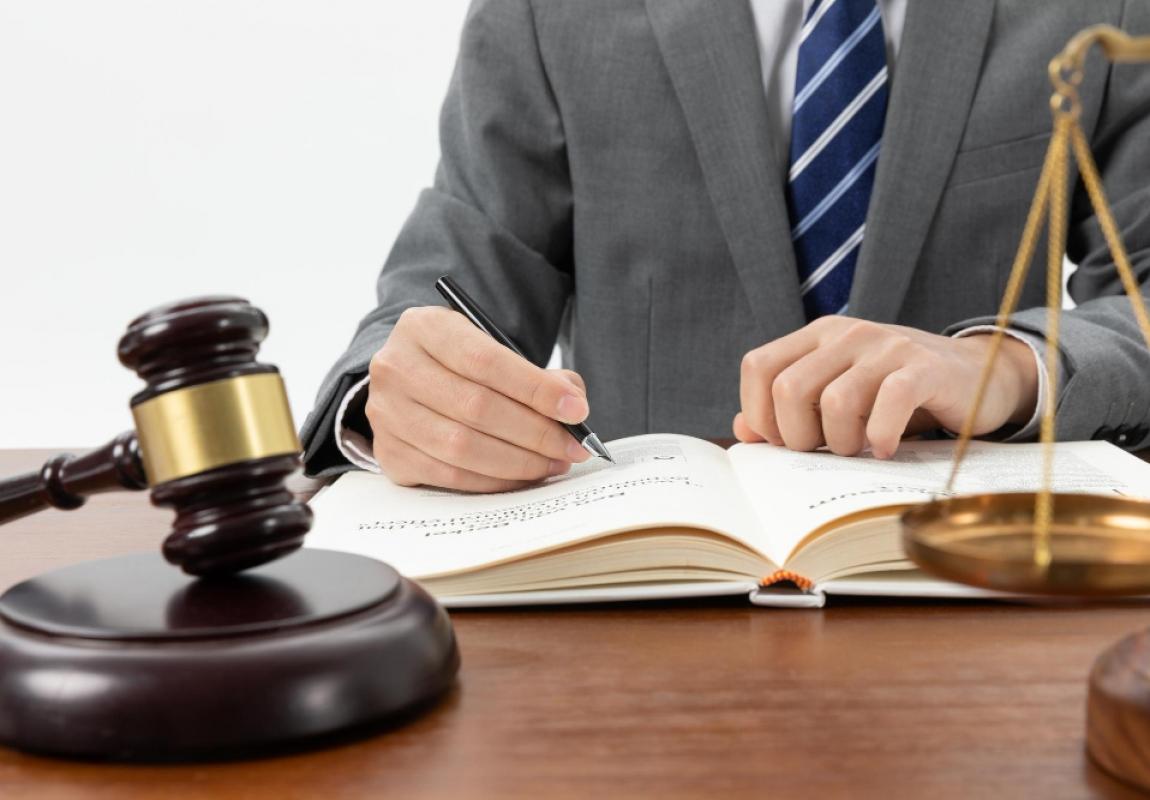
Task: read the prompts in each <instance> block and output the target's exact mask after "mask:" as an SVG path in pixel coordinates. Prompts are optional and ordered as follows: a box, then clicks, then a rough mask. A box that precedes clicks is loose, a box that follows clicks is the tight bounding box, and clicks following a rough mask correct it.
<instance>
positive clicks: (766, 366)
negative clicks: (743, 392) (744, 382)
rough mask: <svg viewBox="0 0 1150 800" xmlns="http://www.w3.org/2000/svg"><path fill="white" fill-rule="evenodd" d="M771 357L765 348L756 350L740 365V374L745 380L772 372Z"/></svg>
mask: <svg viewBox="0 0 1150 800" xmlns="http://www.w3.org/2000/svg"><path fill="white" fill-rule="evenodd" d="M770 366H771V356H770V353H769V352H768V351H767V348H765V347H759V348H756V349H754V350H752V351H750V352H749V353H747V354H746V355H745V356H743V361H742V363H741V364H740V372H741V373H742V375H743V377H744V378H748V377H751V378H753V377H754V376H756V375H760V374H762V373H764V372H767V371H769V370H770Z"/></svg>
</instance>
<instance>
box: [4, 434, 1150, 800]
mask: <svg viewBox="0 0 1150 800" xmlns="http://www.w3.org/2000/svg"><path fill="white" fill-rule="evenodd" d="M48 455H50V453H47V452H45V451H36V452H33V451H22V452H16V451H8V452H4V451H0V475H6V474H11V473H15V472H20V471H24V470H27V469H30V468H32V467H34V466H35V465H37V464H39V463H41V462H43V460H44V459H45V458H46V457H47V456H48ZM292 486H293V488H294V489H296V490H297V491H305V492H306V491H308V490H309V489H310V488H311V487H312V486H313V485H312V484H309V483H308V482H306V481H302V480H299V479H297V480H296V481H295V482H294V483H293V484H292ZM169 524H170V514H169V513H167V512H164V511H161V510H158V509H155V508H152V507H150V506H149V505H148V503H147V498H146V497H143V496H141V495H131V494H123V495H103V496H100V497H96V498H93V499H92V500H91V501H90V503H89V507H88V508H87V509H86V510H85V511H84V512H83V513H79V514H68V513H64V512H58V511H46V512H44V513H42V514H39V515H37V516H33V517H28V518H26V519H23V520H19V521H17V522H15V523H13V524H11V525H8V526H5V527H4V528H3V529H0V588H6V587H7V586H9V585H11V584H13V583H15V582H16V581H18V580H21V579H23V578H27V577H29V576H31V575H34V574H37V573H39V572H42V571H44V570H46V569H49V568H52V567H57V566H61V565H63V564H70V563H75V562H78V561H81V560H84V559H88V558H95V557H99V556H106V555H113V554H118V553H127V552H146V551H151V550H154V548H155V547H156V546H157V544H158V543H159V542H160V541H161V540H162V538H163V536H164V534H165V532H166V531H167V529H168V525H169ZM452 617H453V620H454V622H455V627H456V631H457V634H458V636H459V643H460V647H461V650H462V655H463V668H462V671H461V673H460V679H459V683H458V686H457V688H456V689H455V690H454V691H453V692H452V694H451V695H450V696H449V697H448V699H447V701H446V702H445V703H444V704H443V705H442V706H440V707H438V708H436V709H434V710H432V711H431V712H430V713H428V714H427V715H425V716H423V717H420V718H418V719H416V720H414V721H413V722H412V723H411V724H409V725H407V726H404V727H400V728H397V729H395V730H391V731H388V732H384V733H380V734H377V735H374V736H371V737H368V738H361V739H353V740H346V741H343V742H340V743H335V744H333V745H332V746H331V747H329V748H327V749H323V750H315V751H309V752H302V753H298V754H295V755H290V756H284V757H277V758H267V759H262V760H257V761H242V762H232V763H224V764H210V765H195V766H166V767H126V766H108V765H101V764H92V763H72V762H65V761H56V760H52V759H47V758H39V757H33V756H28V755H24V754H21V753H17V752H14V751H11V750H4V749H0V797H4V798H8V797H12V798H23V797H35V798H37V799H38V800H39V799H40V798H84V800H101V799H102V798H117V800H119V799H120V798H130V797H148V798H169V797H180V798H198V797H204V798H207V797H211V798H227V797H237V798H265V797H266V798H277V800H278V799H279V798H313V797H314V798H324V799H325V800H327V799H328V798H345V797H346V798H364V797H402V798H405V799H406V798H424V797H452V798H463V797H517V798H518V797H522V798H544V797H546V798H552V797H580V798H585V797H599V798H615V797H655V796H658V797H662V798H676V797H769V796H804V797H852V798H853V797H931V798H932V799H933V798H945V797H1012V798H1015V797H1041V798H1061V797H1067V798H1070V797H1073V798H1080V797H1135V796H1137V795H1136V794H1135V793H1134V792H1132V791H1131V790H1129V789H1127V788H1125V787H1124V786H1122V785H1121V784H1120V783H1118V782H1117V781H1115V780H1113V779H1112V778H1110V777H1108V776H1107V775H1105V774H1104V773H1103V772H1102V771H1101V770H1100V769H1098V768H1097V767H1095V766H1094V765H1093V764H1092V763H1091V762H1090V761H1089V760H1088V758H1087V756H1086V753H1085V748H1084V741H1085V719H1084V718H1085V701H1086V689H1087V675H1088V673H1089V670H1090V667H1091V663H1092V662H1093V661H1094V659H1095V657H1096V656H1097V655H1098V654H1099V653H1100V652H1101V651H1102V650H1103V649H1105V648H1106V647H1107V646H1109V645H1110V644H1112V643H1113V642H1114V641H1116V640H1117V639H1119V638H1120V637H1121V636H1123V635H1125V634H1127V633H1130V632H1133V631H1135V630H1137V629H1139V628H1141V627H1144V626H1146V625H1147V624H1150V608H1147V607H1146V606H1135V605H1124V606H1123V605H1110V606H1102V607H1094V608H1082V607H1076V606H1068V605H1052V606H1029V605H1015V604H1001V603H999V604H992V603H933V604H919V603H915V604H909V603H908V604H904V603H891V602H868V603H849V602H842V601H839V600H836V601H835V602H834V603H833V605H832V606H831V607H830V608H827V609H825V610H824V611H805V610H796V611H782V610H769V609H755V608H751V607H749V606H748V605H747V604H746V603H745V602H742V601H739V600H737V599H736V600H730V601H721V602H719V601H714V602H698V601H695V602H689V603H685V602H680V603H662V604H654V605H652V604H648V605H618V606H613V607H579V608H566V609H522V610H515V611H481V612H480V611H471V612H463V611H457V612H454V613H453V615H452Z"/></svg>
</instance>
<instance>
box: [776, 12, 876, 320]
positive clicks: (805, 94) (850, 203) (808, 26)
mask: <svg viewBox="0 0 1150 800" xmlns="http://www.w3.org/2000/svg"><path fill="white" fill-rule="evenodd" d="M800 37H801V38H800V43H799V61H798V69H797V71H796V76H795V99H794V106H793V117H792V123H791V149H790V172H789V174H788V176H787V207H788V209H789V211H790V215H791V238H792V240H793V241H794V247H795V257H796V259H797V261H798V266H799V279H800V281H801V289H802V295H803V307H804V309H805V311H806V314H807V319H808V320H813V319H815V318H816V317H821V316H823V315H825V314H843V313H846V310H847V299H848V297H849V296H850V288H851V280H852V279H853V277H854V271H855V263H856V262H857V261H858V254H859V249H860V248H861V247H862V241H863V235H864V232H865V227H866V213H867V205H868V204H869V203H870V196H871V189H872V188H873V187H874V175H875V164H876V163H877V162H878V153H879V145H880V142H881V140H882V128H883V120H884V119H885V117H886V104H887V64H886V42H885V38H884V37H883V30H882V18H881V17H880V15H879V9H878V6H877V5H876V4H875V0H815V2H814V3H813V4H812V5H811V8H810V11H808V12H807V16H806V20H805V21H804V23H803V27H802V33H801V34H800Z"/></svg>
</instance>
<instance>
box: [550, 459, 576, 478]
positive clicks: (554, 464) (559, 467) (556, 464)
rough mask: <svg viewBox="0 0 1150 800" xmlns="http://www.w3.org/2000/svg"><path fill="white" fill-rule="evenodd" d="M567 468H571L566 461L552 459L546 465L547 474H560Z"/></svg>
mask: <svg viewBox="0 0 1150 800" xmlns="http://www.w3.org/2000/svg"><path fill="white" fill-rule="evenodd" d="M569 469H571V465H570V464H568V463H567V462H566V461H555V460H552V461H551V463H550V464H549V465H548V467H547V474H548V475H562V474H563V473H565V472H566V471H567V470H569Z"/></svg>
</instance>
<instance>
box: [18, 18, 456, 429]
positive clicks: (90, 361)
mask: <svg viewBox="0 0 1150 800" xmlns="http://www.w3.org/2000/svg"><path fill="white" fill-rule="evenodd" d="M466 7H467V0H433V1H432V2H419V1H418V0H417V1H415V2H400V1H399V0H383V1H379V0H377V1H376V2H370V1H369V0H327V1H326V2H322V3H321V2H319V0H195V2H172V0H167V1H166V2H156V1H155V0H0V447H32V446H39V447H81V446H88V445H95V444H98V443H102V442H103V441H105V440H106V439H108V438H110V437H111V436H112V435H114V434H115V433H117V432H119V431H121V430H124V429H127V428H129V427H131V417H130V414H129V411H128V399H129V397H130V396H131V394H133V393H134V392H135V391H136V390H137V389H138V388H139V386H140V384H139V382H138V380H137V379H136V377H135V376H134V375H133V374H132V373H131V372H129V371H128V370H126V369H125V368H123V367H121V366H120V365H119V362H118V361H117V360H116V355H115V347H116V342H117V340H118V339H119V337H120V335H121V333H122V332H123V330H124V327H125V325H126V324H127V323H128V321H129V320H131V319H132V318H133V317H135V316H136V315H137V314H139V313H141V312H143V311H145V310H147V309H149V308H151V307H153V306H155V305H159V304H161V303H164V302H168V301H171V300H175V299H179V298H183V297H187V296H193V295H199V294H221V293H224V294H238V295H241V296H243V297H247V298H248V299H250V300H251V301H252V302H254V303H255V304H256V305H258V306H260V307H261V308H263V309H264V310H265V311H266V312H267V313H268V315H269V317H270V318H271V322H272V332H271V337H270V339H269V340H268V342H267V343H266V345H265V346H264V348H263V358H264V360H266V361H269V362H271V363H274V364H277V365H279V367H280V368H281V370H282V371H283V373H284V376H285V378H286V380H287V384H288V393H289V396H290V398H291V401H292V406H293V408H294V411H295V415H296V421H297V423H301V422H302V421H303V417H304V414H305V413H306V412H307V410H308V409H310V407H311V405H312V401H313V399H314V395H315V391H316V389H317V387H318V385H319V381H320V380H321V378H322V377H323V376H324V374H325V373H326V371H327V369H328V367H329V366H330V365H331V364H332V362H333V361H334V360H335V358H336V357H337V356H338V355H339V353H341V352H342V351H343V348H344V347H345V345H346V344H347V342H348V340H349V339H350V337H351V334H352V332H353V331H354V328H355V324H356V322H357V321H358V320H359V318H360V317H361V316H362V315H363V314H364V313H366V312H367V311H368V310H370V309H371V308H372V306H373V305H374V279H375V276H376V274H377V272H378V269H379V266H380V265H381V264H382V262H383V260H384V258H385V257H386V255H387V252H388V250H389V248H390V246H391V243H392V241H393V240H394V238H395V235H396V233H397V232H398V229H399V226H400V225H401V224H402V223H403V220H404V219H405V218H406V217H407V214H408V213H409V212H410V210H411V208H412V206H413V205H414V202H415V198H416V195H417V193H418V192H419V190H420V189H421V188H422V187H424V186H426V185H427V184H428V183H429V182H430V180H431V177H432V174H433V170H434V166H435V161H436V158H437V156H438V144H437V135H436V123H437V117H438V111H439V106H440V103H441V102H442V98H443V95H444V91H445V89H446V86H447V82H448V79H449V77H450V73H451V67H452V65H453V63H454V59H455V52H456V48H457V44H458V36H459V30H460V27H461V24H462V21H463V16H464V13H465V11H466Z"/></svg>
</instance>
